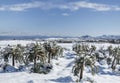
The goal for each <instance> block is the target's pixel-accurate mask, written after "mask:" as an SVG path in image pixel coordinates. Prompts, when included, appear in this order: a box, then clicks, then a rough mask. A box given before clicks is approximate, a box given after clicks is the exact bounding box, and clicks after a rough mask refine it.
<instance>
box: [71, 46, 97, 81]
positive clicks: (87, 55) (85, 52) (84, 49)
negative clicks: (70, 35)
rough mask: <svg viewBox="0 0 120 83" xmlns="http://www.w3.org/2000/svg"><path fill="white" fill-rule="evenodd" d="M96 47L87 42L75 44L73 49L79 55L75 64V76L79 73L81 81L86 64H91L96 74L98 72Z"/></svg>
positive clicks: (92, 70)
mask: <svg viewBox="0 0 120 83" xmlns="http://www.w3.org/2000/svg"><path fill="white" fill-rule="evenodd" d="M95 50H96V47H95V46H94V45H91V46H89V45H87V44H75V45H74V46H73V51H75V52H76V54H77V57H76V60H75V65H74V66H73V69H72V71H73V73H74V75H75V76H78V74H79V81H81V79H82V78H83V71H84V67H85V66H89V67H90V68H91V72H92V74H93V75H94V73H95V72H97V67H96V66H95V61H96V57H95V54H94V52H95Z"/></svg>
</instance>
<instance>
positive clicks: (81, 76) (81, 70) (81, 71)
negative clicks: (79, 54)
mask: <svg viewBox="0 0 120 83" xmlns="http://www.w3.org/2000/svg"><path fill="white" fill-rule="evenodd" d="M83 70H84V62H82V64H81V68H80V81H81V79H82V78H83Z"/></svg>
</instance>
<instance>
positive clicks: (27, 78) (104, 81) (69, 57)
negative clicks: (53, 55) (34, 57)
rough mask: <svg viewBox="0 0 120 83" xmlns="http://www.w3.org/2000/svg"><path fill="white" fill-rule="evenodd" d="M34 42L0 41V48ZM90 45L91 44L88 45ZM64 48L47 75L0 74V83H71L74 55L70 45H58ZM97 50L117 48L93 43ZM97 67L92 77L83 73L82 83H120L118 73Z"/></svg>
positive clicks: (106, 44)
mask: <svg viewBox="0 0 120 83" xmlns="http://www.w3.org/2000/svg"><path fill="white" fill-rule="evenodd" d="M32 42H35V41H25V40H20V41H19V40H15V41H13V40H12V41H0V46H7V44H10V45H16V44H22V45H25V44H28V43H32ZM90 44H91V43H90ZM59 45H61V46H62V47H64V48H67V49H69V50H66V51H64V57H62V58H59V59H58V60H52V64H53V69H52V71H51V72H50V73H49V74H36V73H29V72H27V71H24V72H12V73H0V83H73V82H75V81H76V80H77V79H78V77H75V76H73V73H72V67H73V65H74V58H75V55H74V54H75V53H74V52H73V51H72V45H73V44H71V43H60V44H59ZM94 45H96V46H97V47H98V48H99V47H101V46H105V47H106V46H109V45H113V46H119V45H117V44H116V45H114V44H108V43H100V44H98V43H97V44H96V43H94ZM98 65H99V69H100V70H99V73H98V74H96V75H95V76H92V75H91V74H90V73H88V72H86V71H87V69H85V70H86V71H84V79H83V80H84V81H83V83H89V82H87V81H85V79H89V78H90V79H93V80H94V81H95V82H96V83H120V72H119V73H116V72H112V70H111V69H109V67H108V66H107V65H100V64H98Z"/></svg>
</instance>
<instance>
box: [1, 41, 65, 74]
mask: <svg viewBox="0 0 120 83" xmlns="http://www.w3.org/2000/svg"><path fill="white" fill-rule="evenodd" d="M62 54H63V48H62V47H61V46H59V45H57V44H56V42H45V43H43V44H41V43H39V42H37V43H31V44H27V45H26V46H22V45H21V44H17V45H14V46H11V45H8V46H7V47H5V48H3V49H2V50H1V57H2V58H1V59H3V60H4V62H5V63H9V61H10V60H11V61H10V62H12V66H15V63H17V62H18V63H19V64H24V65H25V66H28V65H29V64H30V63H33V68H32V71H33V72H35V73H39V71H40V70H39V69H40V67H43V66H44V65H45V64H49V65H50V64H51V59H53V58H56V59H57V58H58V57H59V56H62ZM51 67H52V66H51Z"/></svg>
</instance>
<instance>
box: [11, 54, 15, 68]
mask: <svg viewBox="0 0 120 83" xmlns="http://www.w3.org/2000/svg"><path fill="white" fill-rule="evenodd" d="M12 65H13V66H15V55H13V58H12Z"/></svg>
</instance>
